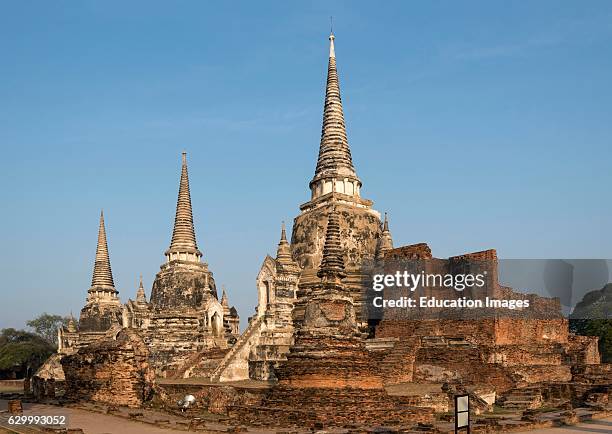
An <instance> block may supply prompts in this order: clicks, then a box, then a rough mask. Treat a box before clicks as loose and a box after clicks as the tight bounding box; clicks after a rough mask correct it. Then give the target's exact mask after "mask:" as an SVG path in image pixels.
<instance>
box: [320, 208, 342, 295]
mask: <svg viewBox="0 0 612 434" xmlns="http://www.w3.org/2000/svg"><path fill="white" fill-rule="evenodd" d="M317 276H319V277H320V278H321V279H322V281H323V283H325V282H331V283H340V281H341V280H342V279H343V278H344V277H346V273H345V271H344V251H343V249H342V243H341V242H340V217H339V215H338V213H337V212H336V209H335V208H333V209H332V211H331V212H330V214H329V218H328V220H327V230H326V232H325V245H324V247H323V259H322V260H321V266H320V267H319V271H318V272H317Z"/></svg>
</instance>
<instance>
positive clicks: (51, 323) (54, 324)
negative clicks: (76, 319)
mask: <svg viewBox="0 0 612 434" xmlns="http://www.w3.org/2000/svg"><path fill="white" fill-rule="evenodd" d="M68 321H69V318H68V317H62V316H60V315H51V314H49V313H47V312H44V313H43V314H41V315H39V316H38V317H37V318H34V319H32V320H30V321H28V322H27V323H26V325H27V326H28V327H30V328H31V329H33V330H34V333H36V334H37V335H38V336H40V337H41V338H43V339H44V340H45V341H47V342H49V343H50V344H51V345H57V329H58V328H59V327H60V326H63V325H66V324H68Z"/></svg>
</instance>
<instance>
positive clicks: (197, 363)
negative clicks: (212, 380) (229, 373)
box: [170, 348, 230, 378]
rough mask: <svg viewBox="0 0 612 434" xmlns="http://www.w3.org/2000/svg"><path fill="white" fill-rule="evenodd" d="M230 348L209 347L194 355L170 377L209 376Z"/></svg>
mask: <svg viewBox="0 0 612 434" xmlns="http://www.w3.org/2000/svg"><path fill="white" fill-rule="evenodd" d="M229 351H230V349H229V348H208V349H205V350H202V351H199V352H197V353H196V354H194V355H192V356H191V357H190V358H189V359H187V361H185V363H183V364H182V365H181V366H180V367H179V368H178V369H177V370H176V371H175V372H174V373H173V375H172V376H171V377H170V378H191V377H198V378H208V377H210V376H211V374H212V372H213V371H214V370H215V369H216V368H217V366H219V363H220V362H221V361H222V360H223V358H224V357H225V355H226V354H227V353H228V352H229Z"/></svg>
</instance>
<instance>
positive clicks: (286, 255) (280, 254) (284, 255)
mask: <svg viewBox="0 0 612 434" xmlns="http://www.w3.org/2000/svg"><path fill="white" fill-rule="evenodd" d="M276 260H277V261H279V262H291V261H292V260H293V259H292V258H291V246H290V245H289V242H288V241H287V231H286V229H285V222H282V224H281V237H280V241H279V242H278V249H277V250H276Z"/></svg>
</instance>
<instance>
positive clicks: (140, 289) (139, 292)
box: [136, 274, 147, 303]
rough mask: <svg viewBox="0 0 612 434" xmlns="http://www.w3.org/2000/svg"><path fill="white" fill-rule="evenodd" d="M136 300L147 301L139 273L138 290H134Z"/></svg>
mask: <svg viewBox="0 0 612 434" xmlns="http://www.w3.org/2000/svg"><path fill="white" fill-rule="evenodd" d="M136 301H137V302H141V303H142V302H144V303H146V302H147V296H146V294H145V289H144V285H143V283H142V274H141V275H140V283H139V285H138V290H137V291H136Z"/></svg>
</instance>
